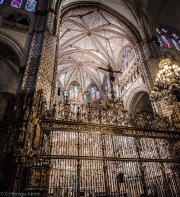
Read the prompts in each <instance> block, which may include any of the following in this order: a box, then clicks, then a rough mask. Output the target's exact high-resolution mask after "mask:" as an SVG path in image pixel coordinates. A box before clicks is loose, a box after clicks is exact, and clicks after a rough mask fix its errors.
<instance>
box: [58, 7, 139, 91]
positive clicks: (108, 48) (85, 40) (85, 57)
mask: <svg viewBox="0 0 180 197" xmlns="http://www.w3.org/2000/svg"><path fill="white" fill-rule="evenodd" d="M135 43H136V40H135V38H134V36H133V34H132V33H131V31H130V29H129V28H128V27H127V26H126V25H125V24H124V23H122V22H121V21H118V20H117V19H116V18H115V17H113V16H112V15H110V14H109V13H107V12H106V11H103V10H99V9H93V8H92V9H91V8H87V9H78V10H74V11H72V12H69V13H68V14H67V15H65V16H64V18H63V20H62V25H61V31H60V44H59V47H60V48H59V52H60V53H59V57H60V58H59V66H58V80H59V82H60V85H61V87H62V88H63V89H65V90H67V88H68V87H69V85H70V84H71V83H73V82H74V81H76V82H78V83H79V84H81V85H82V90H83V91H84V92H85V91H87V90H88V88H89V86H90V85H91V84H93V85H96V86H97V88H98V89H99V90H100V89H101V86H102V84H103V83H104V80H105V78H106V77H107V76H108V74H107V72H105V71H103V70H100V69H99V67H103V68H107V67H108V65H109V64H110V65H111V66H112V67H113V68H114V69H116V70H119V67H120V62H121V58H120V57H121V54H122V52H123V51H124V49H125V48H127V47H129V48H132V47H133V45H134V44H135Z"/></svg>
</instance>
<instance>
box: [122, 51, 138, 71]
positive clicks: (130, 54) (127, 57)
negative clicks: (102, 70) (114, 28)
mask: <svg viewBox="0 0 180 197" xmlns="http://www.w3.org/2000/svg"><path fill="white" fill-rule="evenodd" d="M134 57H135V53H134V50H133V49H131V48H126V49H125V50H124V51H123V53H122V56H121V65H120V71H122V72H124V71H125V70H126V69H127V68H128V66H129V65H130V63H131V62H132V61H133V59H134Z"/></svg>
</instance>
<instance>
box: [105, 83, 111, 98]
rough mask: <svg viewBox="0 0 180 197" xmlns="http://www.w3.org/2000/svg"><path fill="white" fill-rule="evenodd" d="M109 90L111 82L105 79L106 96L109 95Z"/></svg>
mask: <svg viewBox="0 0 180 197" xmlns="http://www.w3.org/2000/svg"><path fill="white" fill-rule="evenodd" d="M110 91H111V84H110V81H109V79H107V80H106V86H105V92H106V96H109V93H110Z"/></svg>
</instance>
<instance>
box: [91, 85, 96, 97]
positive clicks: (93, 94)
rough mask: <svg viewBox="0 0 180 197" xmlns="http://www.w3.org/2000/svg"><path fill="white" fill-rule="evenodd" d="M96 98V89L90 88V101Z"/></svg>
mask: <svg viewBox="0 0 180 197" xmlns="http://www.w3.org/2000/svg"><path fill="white" fill-rule="evenodd" d="M95 98H96V88H95V87H94V86H93V87H91V99H95Z"/></svg>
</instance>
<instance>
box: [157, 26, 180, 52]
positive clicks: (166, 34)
mask: <svg viewBox="0 0 180 197" xmlns="http://www.w3.org/2000/svg"><path fill="white" fill-rule="evenodd" d="M156 32H157V40H158V42H159V44H160V46H161V47H166V48H172V49H173V48H174V47H175V48H176V50H178V51H180V36H178V35H177V34H176V33H174V32H173V31H170V30H169V29H167V28H164V27H159V28H156ZM169 40H171V41H172V42H170V41H169ZM172 43H173V44H174V46H173V45H172Z"/></svg>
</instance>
